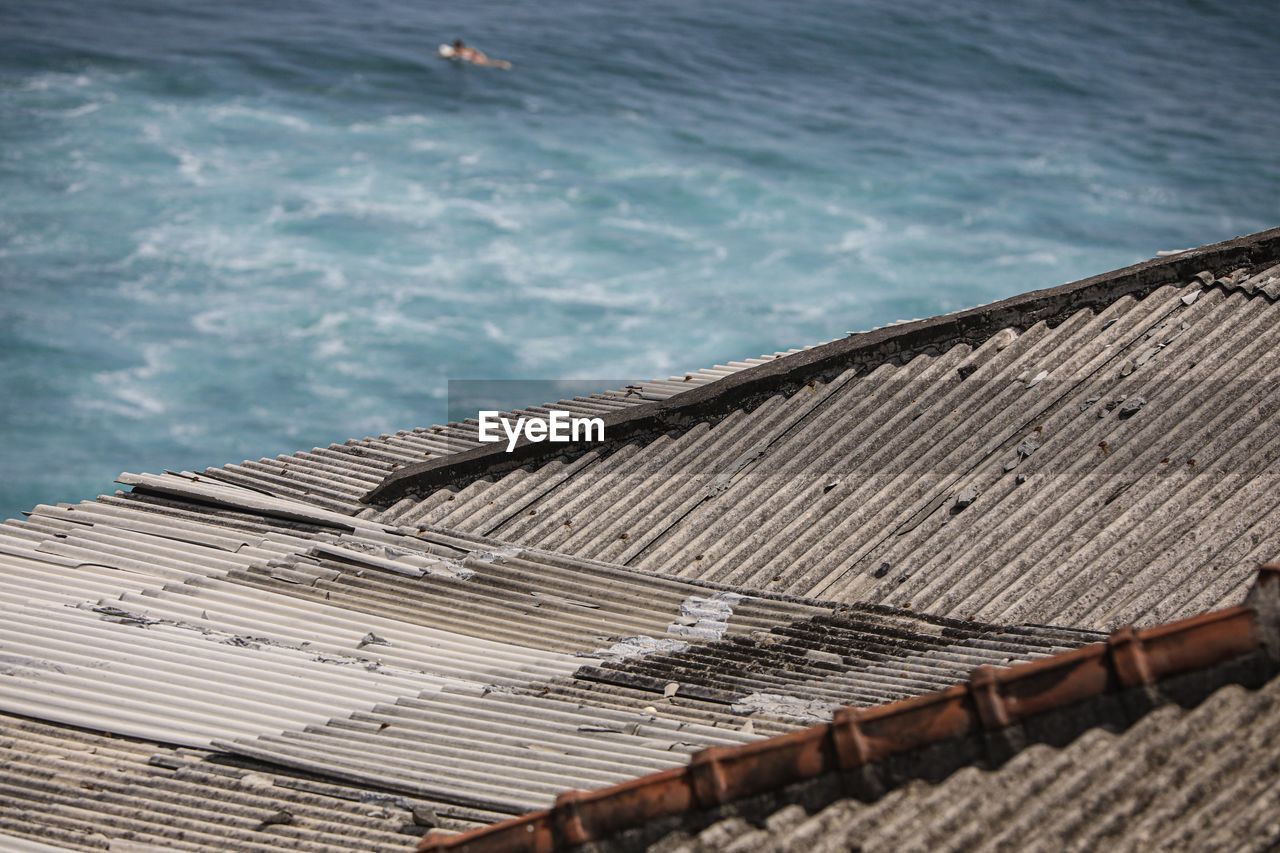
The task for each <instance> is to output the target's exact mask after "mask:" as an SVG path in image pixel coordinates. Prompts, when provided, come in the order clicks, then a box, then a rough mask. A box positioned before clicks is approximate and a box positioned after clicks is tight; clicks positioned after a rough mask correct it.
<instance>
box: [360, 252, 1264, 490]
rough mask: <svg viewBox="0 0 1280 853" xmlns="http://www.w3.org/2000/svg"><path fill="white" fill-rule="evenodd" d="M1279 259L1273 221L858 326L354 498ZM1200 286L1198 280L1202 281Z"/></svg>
mask: <svg viewBox="0 0 1280 853" xmlns="http://www.w3.org/2000/svg"><path fill="white" fill-rule="evenodd" d="M1277 256H1280V228H1272V229H1270V230H1267V231H1260V232H1258V233H1256V234H1250V235H1247V236H1244V237H1238V238H1236V239H1234V240H1227V241H1224V242H1221V243H1215V244H1212V245H1209V246H1202V247H1200V248H1198V249H1192V250H1190V251H1186V252H1181V253H1179V254H1177V255H1171V256H1169V257H1164V258H1153V259H1151V260H1148V261H1143V262H1141V263H1138V264H1134V265H1132V266H1128V267H1124V268H1122V269H1119V270H1113V271H1111V272H1106V273H1102V274H1100V275H1096V276H1091V277H1089V278H1085V279H1081V280H1079V281H1075V282H1071V283H1069V284H1063V285H1059V286H1057V287H1051V288H1046V289H1043V290H1034V291H1031V292H1029V293H1024V294H1021V295H1018V296H1012V297H1010V298H1008V299H1004V300H1001V301H999V302H994V303H991V304H989V305H984V306H979V307H977V308H970V309H967V310H965V311H959V312H957V313H954V314H946V315H943V316H941V317H933V318H930V319H925V320H914V321H912V322H910V323H903V324H899V325H895V326H887V327H885V328H881V329H876V330H874V331H870V332H862V333H857V334H853V335H850V336H848V337H845V338H842V339H840V340H838V341H833V342H831V343H828V344H823V345H821V346H817V347H814V348H813V349H809V350H803V351H801V352H798V353H793V354H792V355H788V356H784V357H781V358H778V359H776V360H774V361H770V362H766V363H764V364H760V365H756V366H755V367H751V368H748V369H746V370H742V371H739V372H738V373H734V374H731V375H729V376H726V377H724V378H722V379H719V380H717V381H715V382H711V383H708V384H706V385H702V386H699V387H697V388H691V389H690V390H688V391H685V392H683V393H680V394H676V395H675V396H673V397H670V398H668V399H666V400H663V401H660V402H655V403H651V404H642V405H638V406H635V407H633V408H631V409H629V410H623V411H619V412H615V413H613V414H609V415H605V416H604V418H603V420H604V425H605V440H604V441H603V442H594V443H585V442H576V443H567V444H552V443H550V442H537V443H534V442H529V441H523V442H521V443H520V444H517V445H516V447H515V448H514V450H512V451H511V452H510V453H508V452H506V450H505V448H504V446H503V445H501V444H494V445H490V446H481V447H475V448H472V449H470V450H467V451H464V452H462V453H456V454H452V455H449V456H444V457H438V458H436V459H429V460H427V461H425V462H420V463H417V464H415V465H409V466H406V467H404V468H401V469H400V470H398V471H394V472H392V473H391V474H389V475H388V476H387V477H386V479H384V480H383V481H382V483H380V484H379V485H378V486H377V487H375V488H374V489H373V490H371V491H370V492H369V493H368V494H366V495H365V496H364V497H363V498H362V499H361V500H362V501H363V502H364V503H366V504H373V505H375V506H379V507H387V506H390V505H391V504H393V503H395V502H396V501H399V500H401V499H403V498H405V497H410V496H413V497H425V496H426V495H429V494H430V493H432V492H434V491H436V490H439V489H442V488H461V487H463V486H466V485H468V484H470V483H472V482H474V481H476V480H480V479H483V478H486V477H498V476H501V475H504V474H507V473H510V472H511V471H514V470H516V469H518V468H522V467H525V466H540V465H543V464H546V463H547V462H550V461H553V460H557V459H559V460H572V459H576V458H578V457H580V456H582V455H583V454H585V453H587V452H589V451H594V452H597V453H601V454H608V453H611V452H613V451H614V450H616V449H618V448H619V447H621V446H623V445H625V444H630V443H632V442H635V441H646V440H651V439H654V438H657V437H658V436H660V435H662V434H664V433H669V432H681V431H684V430H686V429H689V428H690V427H692V426H694V425H696V424H698V423H702V422H704V421H709V422H714V421H718V420H720V419H721V418H723V417H725V416H726V415H728V414H729V413H730V412H733V411H736V410H738V409H750V408H754V407H755V406H757V405H759V404H760V403H761V402H763V401H764V400H766V399H768V398H769V397H772V396H775V395H777V394H789V393H793V392H795V391H797V390H799V389H800V388H802V387H804V386H805V385H807V384H809V383H813V382H821V381H828V380H830V379H833V378H835V377H836V376H838V375H840V374H841V373H843V372H845V371H846V370H849V369H850V368H855V367H856V368H870V367H873V366H878V365H880V364H883V363H894V362H896V363H903V362H905V361H907V360H909V359H911V358H912V357H914V356H916V355H920V354H922V353H926V352H943V351H946V350H948V349H950V348H951V347H953V346H956V345H959V344H969V345H971V346H977V345H979V344H981V343H982V342H983V341H985V340H987V339H988V338H989V337H990V336H991V335H993V334H995V333H996V332H998V331H999V330H1001V329H1004V328H1009V327H1016V328H1024V329H1025V328H1028V327H1030V326H1034V325H1035V324H1036V323H1041V322H1044V323H1048V324H1049V325H1056V324H1058V323H1061V322H1062V321H1063V320H1065V319H1066V318H1067V317H1069V316H1070V315H1072V314H1074V313H1075V312H1077V311H1080V310H1082V309H1086V308H1093V309H1097V308H1100V307H1102V306H1105V305H1110V304H1111V303H1112V302H1115V301H1116V300H1117V299H1120V298H1121V297H1124V296H1133V297H1134V298H1138V299H1140V298H1142V297H1145V296H1146V295H1148V294H1149V293H1151V292H1152V291H1154V290H1156V289H1157V288H1159V287H1162V286H1164V285H1167V284H1173V283H1184V282H1188V281H1191V280H1192V279H1194V278H1195V276H1196V273H1198V272H1201V271H1202V270H1205V269H1219V268H1221V267H1224V266H1229V265H1250V266H1252V265H1257V264H1260V263H1262V262H1263V261H1267V260H1269V261H1271V262H1274V261H1275V259H1276V258H1277ZM1201 284H1202V285H1203V284H1204V283H1203V282H1202V283H1201Z"/></svg>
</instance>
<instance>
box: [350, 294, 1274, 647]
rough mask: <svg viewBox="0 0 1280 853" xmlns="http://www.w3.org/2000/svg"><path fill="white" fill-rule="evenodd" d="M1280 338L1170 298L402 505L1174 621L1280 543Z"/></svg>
mask: <svg viewBox="0 0 1280 853" xmlns="http://www.w3.org/2000/svg"><path fill="white" fill-rule="evenodd" d="M1191 297H1194V298H1191ZM1278 336H1280V304H1277V303H1275V302H1272V301H1271V300H1269V299H1267V298H1264V297H1262V296H1253V297H1250V296H1247V295H1246V294H1244V293H1243V292H1226V291H1224V290H1223V289H1222V288H1220V287H1216V286H1215V287H1211V288H1209V289H1202V287H1201V286H1200V283H1199V282H1198V281H1197V282H1196V283H1195V284H1193V285H1187V286H1184V287H1163V288H1158V289H1156V290H1154V291H1152V292H1151V293H1150V294H1149V295H1148V296H1146V298H1145V299H1143V300H1135V299H1133V298H1131V297H1127V296H1126V297H1122V298H1121V299H1119V300H1117V301H1116V302H1113V303H1111V304H1110V305H1107V306H1105V307H1104V308H1102V309H1101V310H1100V311H1098V312H1097V313H1095V312H1094V311H1093V310H1085V311H1081V312H1077V313H1075V314H1073V315H1070V316H1068V317H1067V318H1066V319H1065V320H1064V321H1063V322H1062V323H1060V324H1059V325H1057V326H1054V327H1049V326H1048V325H1046V324H1043V323H1038V324H1035V325H1033V326H1031V327H1029V328H1027V329H1025V330H1022V331H1019V330H1016V329H1013V328H1009V329H1005V330H1003V331H1001V332H999V333H997V334H995V335H993V336H991V337H990V338H988V339H987V340H986V341H984V342H983V343H982V344H981V345H979V346H977V347H976V348H972V347H970V346H969V345H959V346H956V347H953V348H951V349H949V350H946V351H945V352H940V353H937V354H935V355H918V356H916V357H915V358H913V359H912V360H910V361H909V362H907V363H906V364H904V365H901V366H895V365H891V364H883V365H881V366H879V367H877V368H876V369H875V370H874V371H872V372H871V373H870V374H867V375H861V374H859V373H858V372H857V371H856V370H850V371H848V372H847V373H846V374H844V375H842V376H840V377H837V378H836V379H834V380H831V381H829V382H818V383H814V384H813V385H811V386H806V387H805V388H803V389H802V390H801V391H799V392H797V393H795V394H792V395H790V396H785V395H777V396H774V397H771V398H768V399H767V400H765V401H763V402H762V403H760V404H759V405H758V406H757V407H755V408H754V409H751V410H749V411H748V410H742V409H739V410H735V411H732V412H730V413H729V414H728V415H727V416H726V417H724V418H723V419H721V420H719V421H717V422H715V423H710V422H708V423H702V424H699V425H697V426H694V427H692V428H690V429H688V430H686V431H683V432H680V433H676V434H673V435H669V436H663V437H661V438H658V439H656V440H654V441H652V442H648V443H633V444H628V445H624V446H622V447H620V448H618V449H617V450H615V451H613V452H611V453H610V452H594V451H593V452H589V453H587V454H585V455H583V456H580V457H578V458H576V459H574V460H572V461H569V462H561V461H555V462H551V463H549V464H547V465H545V466H542V467H541V468H537V469H534V470H532V471H523V470H522V471H518V472H516V473H513V474H510V475H507V476H506V477H503V478H501V479H498V480H496V481H489V480H479V481H476V482H474V483H472V484H471V485H469V486H467V487H466V488H465V489H463V490H461V491H459V492H457V493H453V492H437V493H436V494H435V495H433V496H432V497H430V498H428V499H427V500H425V501H423V502H422V503H421V504H412V503H405V502H401V503H399V504H397V505H396V506H395V507H392V508H391V509H390V510H388V511H387V512H385V513H383V514H382V515H380V516H376V517H377V518H379V519H380V520H382V521H384V522H395V521H409V522H411V523H416V524H431V525H438V526H443V527H449V528H454V529H458V530H464V531H470V532H473V533H477V534H483V535H492V536H498V537H502V538H504V539H509V540H512V541H515V542H520V543H523V544H528V545H534V546H537V547H542V548H547V549H553V550H557V551H561V552H565V553H570V554H574V555H577V556H581V557H584V558H589V559H599V560H609V561H613V562H617V563H620V564H623V565H628V566H635V567H638V568H642V569H646V570H649V571H653V572H659V573H664V574H670V575H675V576H680V577H689V578H701V579H708V580H714V581H716V582H719V583H724V584H729V585H735V584H740V585H743V586H751V587H756V588H763V589H772V590H777V591H780V592H786V593H789V594H793V595H801V596H813V597H822V598H833V599H835V600H841V601H863V602H877V603H884V604H892V605H895V606H902V607H912V608H915V609H921V610H924V611H927V612H930V613H936V614H939V615H950V616H957V617H962V618H974V619H982V620H986V621H995V622H1017V621H1041V622H1049V621H1053V622H1058V623H1067V624H1074V625H1079V626H1082V627H1089V628H1095V629H1102V628H1107V627H1112V626H1115V625H1118V624H1123V623H1124V622H1128V621H1137V622H1140V623H1144V624H1149V623H1152V622H1157V621H1161V620H1165V619H1169V618H1176V617H1178V616H1182V615H1188V614H1191V613H1196V612H1201V611H1203V610H1205V609H1208V608H1211V607H1215V606H1219V605H1222V604H1226V603H1229V602H1232V601H1236V600H1239V598H1240V596H1242V595H1243V593H1244V590H1245V588H1246V587H1247V583H1248V578H1249V576H1250V573H1251V572H1252V568H1253V567H1254V566H1256V565H1257V564H1258V563H1259V562H1261V561H1264V560H1266V559H1269V558H1272V557H1275V556H1277V555H1278V554H1280V533H1278V532H1277V531H1280V524H1277V523H1276V522H1277V521H1278V520H1280V489H1277V486H1278V485H1280V468H1277V466H1276V461H1277V453H1278V452H1280V443H1278V442H1280V418H1278V417H1276V415H1277V413H1280V360H1277V356H1276V353H1277V352H1280V337H1278ZM637 496H639V497H638V498H637Z"/></svg>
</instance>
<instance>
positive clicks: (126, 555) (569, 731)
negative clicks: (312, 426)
mask: <svg viewBox="0 0 1280 853" xmlns="http://www.w3.org/2000/svg"><path fill="white" fill-rule="evenodd" d="M121 480H122V481H123V482H126V483H129V484H131V485H132V486H133V489H134V491H133V492H132V493H131V494H124V495H117V496H112V497H104V498H101V499H99V500H98V501H93V502H85V503H81V504H74V505H59V506H40V507H37V508H36V509H35V510H34V511H33V512H32V513H31V514H30V516H29V517H28V518H27V519H25V520H23V521H10V522H7V523H5V524H4V525H0V567H2V568H3V572H0V614H2V615H3V618H2V619H0V710H2V711H4V712H7V713H9V714H14V715H23V716H24V717H27V718H31V719H32V720H42V721H46V722H47V723H57V724H62V725H63V726H67V727H76V729H75V730H76V731H80V730H81V729H87V730H93V731H100V732H109V733H112V734H115V735H117V736H125V737H129V738H133V739H136V740H137V741H140V742H145V743H146V744H149V745H150V747H149V748H153V749H155V750H160V749H161V746H162V745H163V747H164V749H168V750H172V749H173V748H175V747H176V746H185V747H187V748H188V749H194V750H197V752H193V753H189V754H190V755H192V756H194V757H193V758H191V761H192V762H194V764H193V766H200V767H204V766H205V765H207V764H210V763H216V761H218V760H222V758H225V757H227V756H234V757H236V760H238V761H245V760H256V761H260V762H263V766H267V767H272V768H276V770H278V771H281V772H286V773H292V774H298V773H304V774H309V775H311V776H313V777H315V778H322V779H326V780H329V782H330V783H331V784H336V785H339V786H345V787H348V788H355V789H363V790H367V791H369V792H372V794H374V795H376V796H379V797H384V798H385V797H408V798H411V799H412V800H413V801H414V802H416V803H419V804H422V805H424V806H426V807H430V808H433V809H435V811H436V813H437V814H438V815H439V816H440V819H441V821H442V823H443V824H444V825H445V826H449V827H453V828H463V827H465V826H468V825H472V824H475V823H487V822H491V821H493V820H495V819H498V818H500V817H502V816H508V815H513V814H519V813H522V812H524V811H527V810H529V809H532V808H537V807H539V806H542V805H547V804H549V803H550V802H551V801H552V800H553V798H554V797H555V795H556V794H557V793H558V792H559V791H561V790H564V789H565V788H568V787H599V786H602V785H608V784H612V783H616V782H619V781H623V780H625V779H628V778H631V777H633V776H636V775H639V774H643V773H645V772H649V771H653V770H659V769H662V768H666V767H672V766H679V765H680V764H682V763H684V762H685V761H687V758H688V755H689V754H691V753H692V752H694V751H695V750H697V749H700V748H704V747H707V746H713V745H731V744H739V743H745V742H749V741H752V740H755V739H758V738H759V737H761V736H764V735H768V734H774V733H777V732H781V731H787V730H790V729H794V728H795V727H797V726H799V725H803V724H804V723H805V722H806V721H809V720H812V719H814V718H815V717H816V718H825V717H826V716H829V712H830V708H831V707H832V706H833V705H834V704H840V703H841V702H847V701H875V699H876V698H877V697H881V696H886V695H912V694H915V693H920V692H925V691H928V690H930V689H933V688H934V687H936V686H937V685H939V684H943V683H948V682H949V681H950V680H954V679H956V678H959V677H962V675H963V672H964V670H965V668H966V666H967V665H970V664H973V663H979V662H1003V661H1006V660H1010V659H1016V660H1027V659H1031V658H1035V657H1042V656H1044V655H1047V654H1051V653H1053V652H1055V651H1058V650H1060V649H1062V648H1070V647H1073V646H1076V645H1079V644H1081V643H1084V642H1088V641H1089V640H1091V639H1093V638H1094V637H1093V635H1091V634H1089V633H1088V632H1078V631H1067V630H1058V629H1049V628H1038V627H1034V626H1026V627H1023V628H1000V627H997V626H992V625H980V624H973V623H961V622H952V621H947V620H937V619H929V618H925V617H918V616H915V615H913V614H910V613H904V612H898V611H892V610H888V609H885V608H874V607H872V608H848V607H844V608H839V610H838V612H836V611H837V609H836V608H835V607H834V606H833V605H830V604H823V603H821V602H815V601H804V600H794V599H786V598H781V597H777V596H770V595H755V594H751V593H749V592H747V593H746V594H743V593H741V592H735V591H730V590H727V589H725V588H722V587H717V586H715V585H708V584H705V583H701V582H691V581H687V580H681V579H674V578H660V577H654V576H649V575H645V574H643V573H639V572H636V571H634V570H630V569H625V568H621V567H618V566H613V565H610V564H606V563H599V562H593V561H584V560H580V559H577V558H573V557H566V556H563V555H558V554H554V553H549V552H542V551H538V550H535V549H528V548H523V547H519V546H512V545H510V544H509V543H503V542H500V541H495V540H490V539H478V538H476V537H474V536H469V535H466V534H456V533H450V532H449V531H445V530H418V529H411V528H403V527H395V526H390V525H386V524H383V523H381V522H378V521H374V520H370V519H362V518H356V517H353V516H350V515H344V514H341V513H338V512H334V511H331V510H329V509H326V508H322V507H317V506H315V505H313V504H307V503H302V502H300V501H296V500H293V499H289V498H282V497H278V496H268V495H264V494H262V493H260V492H255V491H250V490H246V489H244V488H241V487H236V486H231V485H228V484H226V483H223V482H219V481H217V480H213V479H211V478H208V477H206V476H204V475H194V474H186V475H181V474H166V475H160V476H153V475H122V477H121ZM833 632H834V634H838V635H839V636H840V637H847V638H849V640H850V642H852V641H853V639H854V638H857V639H858V642H859V645H858V646H857V647H856V648H855V647H853V646H850V647H849V648H847V649H843V650H839V651H837V650H836V649H839V641H838V640H836V639H834V634H833ZM734 638H736V639H734ZM725 644H734V647H735V649H736V658H735V659H736V661H737V666H738V668H739V673H738V675H737V676H736V677H731V676H730V674H729V673H728V672H727V671H717V668H716V667H717V657H718V655H719V651H718V650H719V649H720V648H722V647H723V646H724V645H725ZM704 647H709V648H711V649H712V651H710V652H704V651H702V649H703V648H704ZM649 658H652V660H653V663H652V665H646V664H645V663H644V661H646V660H648V659H649ZM641 670H643V671H644V672H645V673H647V675H646V676H645V677H635V676H633V675H632V674H631V673H633V671H634V672H640V671H641ZM747 670H751V671H753V672H754V674H753V675H752V676H750V677H745V673H746V671H747ZM653 673H659V674H660V675H661V678H658V679H656V680H655V677H654V675H653ZM71 736H72V735H70V734H69V735H68V737H71ZM28 747H29V744H28V745H27V746H23V745H22V744H17V745H15V747H14V748H15V749H16V750H18V751H21V750H23V749H26V748H28ZM139 748H142V747H139ZM218 756H221V757H222V758H218ZM130 772H132V771H130ZM192 772H193V773H194V772H196V771H194V770H193V771H192ZM200 772H201V773H203V772H205V771H204V770H201V771H200ZM209 772H214V771H209ZM150 790H152V789H139V790H138V791H136V792H135V793H136V795H137V796H139V797H145V796H148V794H147V793H146V792H147V791H150ZM10 796H11V792H4V791H0V810H2V809H3V808H5V807H11V808H15V809H19V810H21V811H22V814H23V815H25V817H23V818H22V819H20V820H15V821H14V825H13V826H9V827H7V828H6V827H4V826H3V825H0V829H7V831H10V832H18V833H19V834H21V831H22V828H23V826H24V821H28V822H29V824H25V825H26V826H27V830H28V834H35V835H37V836H39V835H40V833H41V832H42V831H43V830H42V829H41V827H42V826H44V824H43V823H42V821H43V820H44V819H43V818H42V817H39V816H38V815H36V814H35V813H34V812H32V811H30V809H29V807H28V806H24V805H23V803H22V801H21V800H19V801H11V800H10ZM156 796H159V794H156ZM353 819H354V818H353ZM132 826H133V824H128V826H126V825H125V824H121V826H120V827H114V826H111V825H108V824H103V825H101V826H98V827H97V829H96V830H95V831H99V832H103V833H107V835H109V836H110V837H112V838H124V837H126V836H125V835H124V834H113V833H116V832H117V830H118V833H126V832H133V831H134V829H130V828H128V827H132ZM420 828H421V827H420ZM375 830H377V831H380V830H378V829H377V826H373V825H371V832H374V835H371V836H370V837H371V838H375V837H379V836H376V832H375ZM137 831H139V832H141V831H142V830H141V829H138V830H137ZM247 837H248V836H246V838H247ZM252 838H254V839H258V840H259V841H261V840H262V839H260V838H259V837H258V836H256V835H255V836H252ZM268 840H270V841H271V843H275V842H276V841H277V840H278V839H276V838H275V837H274V836H272V837H271V838H270V839H268ZM232 841H235V842H236V843H240V842H242V841H243V842H244V843H248V842H247V841H245V838H241V837H239V836H236V837H234V838H233V837H232V836H228V843H231V842H232Z"/></svg>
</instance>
